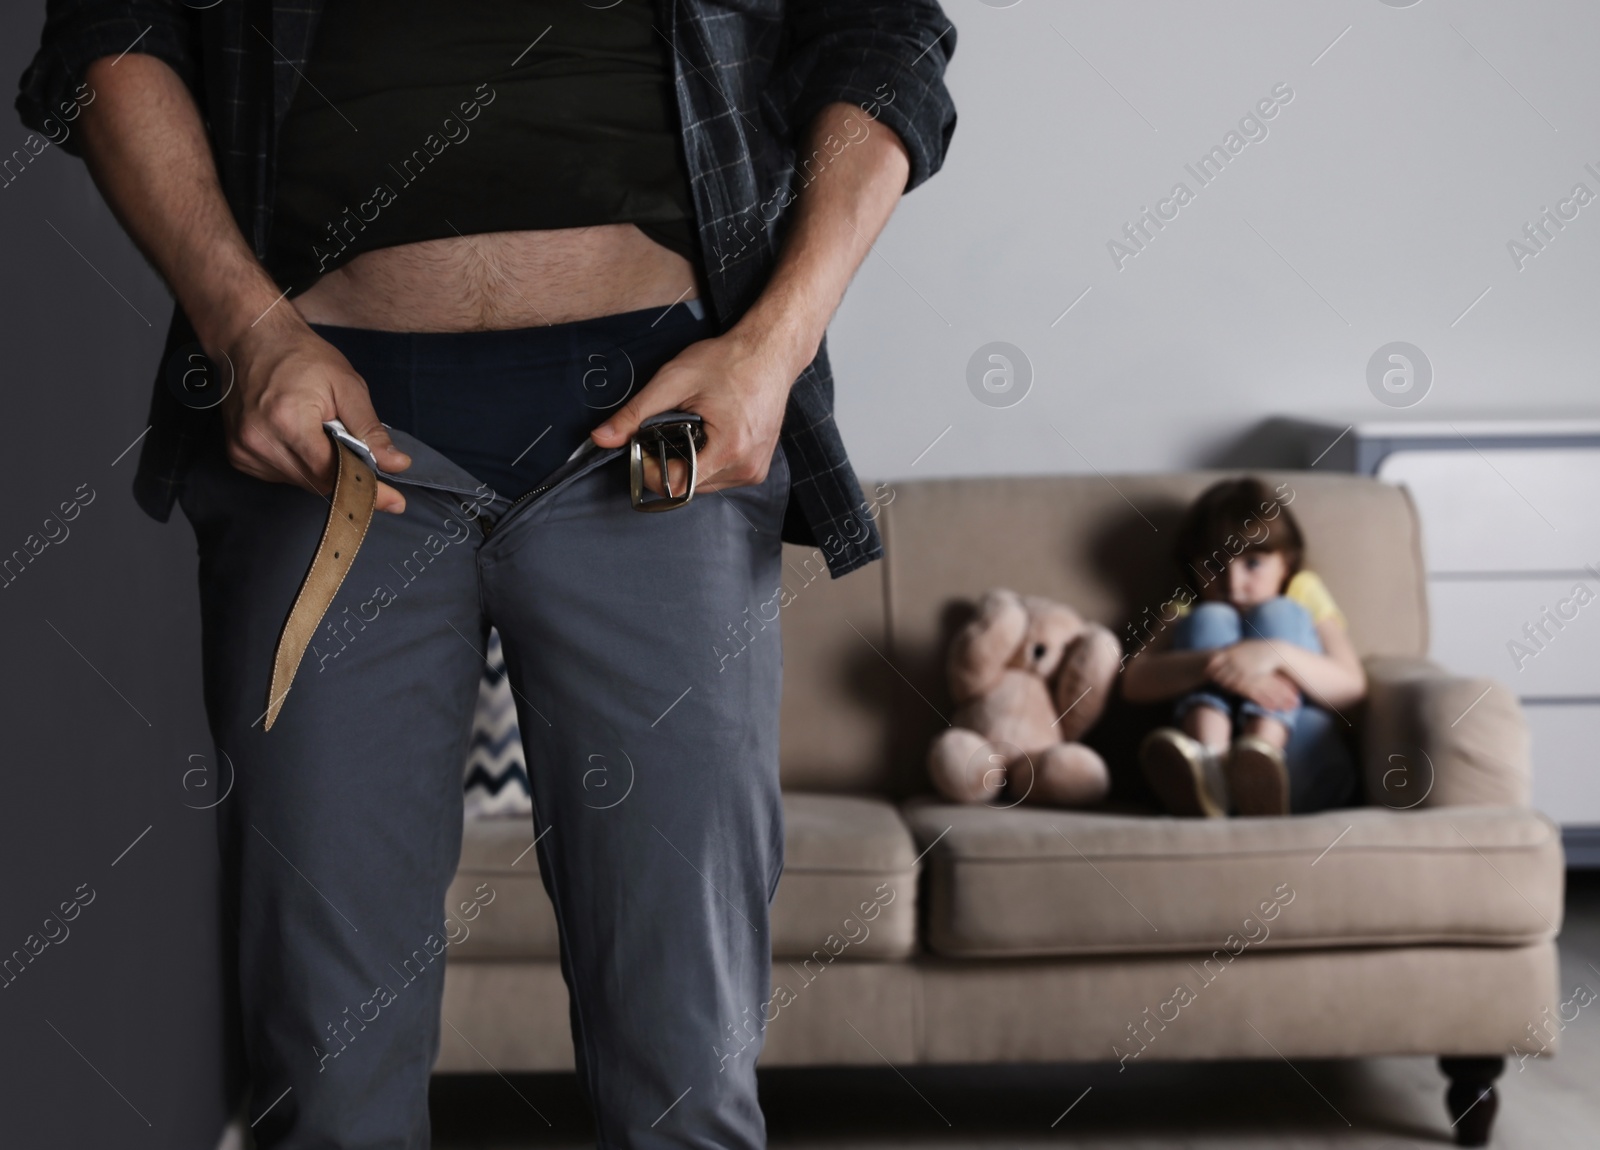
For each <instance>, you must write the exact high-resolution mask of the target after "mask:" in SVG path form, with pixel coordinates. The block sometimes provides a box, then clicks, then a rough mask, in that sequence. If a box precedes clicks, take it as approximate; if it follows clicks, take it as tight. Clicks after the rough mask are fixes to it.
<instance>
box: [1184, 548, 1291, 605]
mask: <svg viewBox="0 0 1600 1150" xmlns="http://www.w3.org/2000/svg"><path fill="white" fill-rule="evenodd" d="M1288 578H1289V562H1288V560H1287V559H1285V558H1284V556H1283V552H1281V551H1246V552H1245V553H1244V554H1243V555H1238V556H1236V557H1234V558H1233V559H1231V560H1229V562H1228V569H1227V570H1226V571H1224V572H1223V574H1222V578H1220V579H1217V580H1214V581H1213V582H1211V583H1208V584H1206V587H1205V590H1204V591H1203V592H1202V593H1201V596H1200V597H1201V598H1202V599H1216V600H1221V601H1223V602H1227V603H1232V604H1233V605H1234V606H1235V607H1237V608H1239V609H1240V610H1241V611H1242V610H1244V609H1246V608H1248V607H1257V606H1259V605H1261V604H1262V603H1265V602H1267V600H1269V599H1276V598H1277V597H1278V596H1279V595H1281V594H1283V585H1284V582H1285V581H1286V580H1287V579H1288Z"/></svg>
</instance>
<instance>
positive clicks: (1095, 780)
mask: <svg viewBox="0 0 1600 1150" xmlns="http://www.w3.org/2000/svg"><path fill="white" fill-rule="evenodd" d="M1121 660H1122V648H1121V646H1120V645H1119V644H1118V642H1117V640H1116V637H1115V636H1114V635H1112V633H1111V632H1110V631H1109V630H1107V629H1106V628H1105V627H1102V626H1100V625H1099V624H1096V623H1086V622H1085V621H1084V620H1083V618H1082V617H1081V616H1079V614H1078V613H1077V612H1076V611H1074V610H1073V609H1072V608H1070V607H1066V606H1063V605H1062V604H1060V603H1055V602H1052V601H1051V600H1049V599H1043V598H1040V597H1038V596H1034V595H1018V594H1017V593H1016V592H1014V591H1007V590H1005V589H1003V588H996V589H993V590H990V591H987V592H985V593H984V595H983V598H982V599H981V600H979V602H978V613H977V615H976V617H975V618H973V619H972V621H971V622H969V623H968V624H967V625H966V626H965V627H963V628H962V629H961V630H960V631H959V632H958V633H957V634H956V637H955V640H954V642H952V643H951V645H950V654H949V665H948V670H949V675H950V695H951V697H952V698H953V699H954V700H955V703H956V712H955V716H954V718H953V720H952V723H951V729H950V730H948V731H945V732H943V733H942V734H940V736H939V737H938V738H937V739H935V740H934V742H933V746H932V748H931V749H930V750H929V752H928V772H929V774H930V775H931V776H932V778H933V785H934V787H935V788H936V789H937V790H938V792H939V793H940V794H941V795H943V796H944V797H945V798H946V799H948V800H950V801H951V802H956V803H978V802H984V801H987V800H989V799H992V798H994V797H996V796H998V795H999V794H1000V793H1001V792H1002V791H1005V792H1006V793H1007V794H1008V795H1010V796H1012V799H1011V801H1012V802H1021V801H1023V800H1026V801H1028V802H1036V803H1046V804H1053V805H1057V806H1073V807H1081V806H1087V805H1089V804H1092V803H1096V802H1099V801H1100V800H1101V799H1103V798H1104V797H1105V795H1106V792H1107V791H1108V790H1109V789H1110V786H1111V777H1110V774H1109V773H1108V772H1107V770H1106V764H1105V761H1104V760H1103V759H1101V757H1100V756H1099V755H1098V754H1096V753H1095V752H1094V751H1092V750H1090V749H1089V748H1088V747H1086V746H1084V745H1083V744H1081V743H1079V742H1078V741H1077V740H1078V739H1079V738H1080V737H1081V736H1082V735H1083V734H1084V733H1085V732H1086V731H1088V730H1089V728H1090V727H1092V726H1094V724H1095V721H1096V720H1097V719H1099V717H1100V714H1101V712H1102V711H1104V710H1105V706H1106V703H1107V702H1108V701H1109V696H1110V694H1111V688H1112V685H1113V683H1114V681H1115V679H1116V677H1117V671H1118V669H1119V666H1120V664H1121Z"/></svg>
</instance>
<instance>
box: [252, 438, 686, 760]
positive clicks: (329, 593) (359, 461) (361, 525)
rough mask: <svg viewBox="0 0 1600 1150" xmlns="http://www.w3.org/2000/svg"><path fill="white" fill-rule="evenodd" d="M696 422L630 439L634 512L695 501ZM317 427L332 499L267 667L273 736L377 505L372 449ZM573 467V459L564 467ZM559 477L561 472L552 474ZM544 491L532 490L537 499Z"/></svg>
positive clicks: (268, 717) (667, 508)
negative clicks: (683, 468) (654, 478)
mask: <svg viewBox="0 0 1600 1150" xmlns="http://www.w3.org/2000/svg"><path fill="white" fill-rule="evenodd" d="M701 422H702V421H701V418H700V416H698V415H695V414H693V413H691V412H683V411H670V412H660V413H658V414H656V415H653V416H651V417H649V418H648V419H646V420H645V421H644V422H643V423H642V424H641V425H640V427H639V429H638V431H636V432H635V433H634V436H633V440H632V442H631V445H630V453H629V454H630V460H629V463H630V467H629V472H630V476H629V478H630V483H629V488H630V490H629V494H630V496H631V499H632V502H633V507H634V509H635V510H636V511H671V510H673V509H675V508H678V507H682V506H683V505H684V504H686V503H688V502H689V501H690V500H691V499H693V498H694V489H695V481H696V479H697V478H698V475H699V469H698V467H697V462H698V461H697V454H698V452H699V449H700V448H702V447H704V446H705V442H706V433H705V429H704V428H703V427H702V426H701ZM323 428H324V429H325V430H326V431H327V432H328V434H329V435H331V436H332V437H333V441H334V447H335V450H336V453H337V455H338V460H339V472H338V477H337V478H336V479H335V480H334V485H333V498H332V500H330V501H329V505H328V523H327V526H326V527H324V528H323V530H322V542H321V543H320V544H319V545H318V546H317V553H316V555H315V556H313V557H312V560H311V569H310V570H309V571H307V572H306V577H305V581H304V582H303V583H301V584H300V593H299V595H297V596H295V601H294V606H293V607H291V608H290V610H289V618H288V619H287V621H285V623H284V625H283V634H282V635H280V636H279V638H278V650H277V654H276V655H275V657H274V658H273V661H272V682H271V684H270V686H269V687H268V690H267V712H266V716H265V718H266V726H265V729H266V730H268V731H270V730H272V724H273V723H274V722H276V721H277V718H278V712H279V711H281V710H282V709H283V701H284V699H285V698H286V697H287V696H288V694H289V688H290V686H291V685H292V684H293V683H294V676H295V672H296V671H297V670H299V668H300V663H301V660H302V659H304V657H305V653H306V648H307V647H309V646H310V645H311V637H312V636H313V635H315V634H316V633H317V628H318V627H319V626H321V625H322V617H323V616H324V615H326V614H327V613H328V608H329V607H331V606H332V605H333V599H334V596H335V595H337V594H338V593H339V587H340V586H341V585H342V584H343V583H344V579H345V576H346V575H348V574H349V573H350V568H351V567H352V566H353V565H354V564H355V561H356V552H358V551H360V550H361V544H362V541H363V540H365V539H366V537H367V530H368V528H369V527H371V526H372V516H373V512H374V510H375V509H376V507H377V502H378V461H377V459H376V457H375V456H373V454H372V450H371V449H370V448H369V447H368V446H367V445H366V444H365V443H363V442H362V441H361V440H359V439H357V438H356V437H355V436H354V435H352V434H351V433H350V431H349V430H348V429H347V428H346V427H345V426H344V424H343V423H341V422H340V421H339V420H337V419H333V420H329V421H327V422H326V423H324V424H323ZM646 451H650V452H651V453H652V455H653V456H654V458H655V459H656V460H657V461H658V462H659V463H660V465H661V475H662V483H663V486H665V488H666V492H667V494H666V497H665V498H662V499H650V498H647V497H646V495H645V488H644V455H645V452H646ZM673 456H676V457H677V458H680V459H682V460H683V461H684V462H685V464H686V465H687V483H686V484H685V487H684V490H683V491H682V492H675V491H673V490H672V484H671V481H670V479H669V478H668V474H669V473H668V470H667V461H668V459H669V458H670V457H673ZM568 466H569V467H570V466H572V461H571V460H569V461H568ZM557 475H558V476H559V475H560V472H558V473H557ZM386 478H388V479H390V480H391V481H398V482H401V483H404V482H405V477H404V476H386ZM546 489H547V488H545V487H541V488H536V489H535V491H534V492H532V493H530V494H538V493H540V492H541V491H542V490H546Z"/></svg>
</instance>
